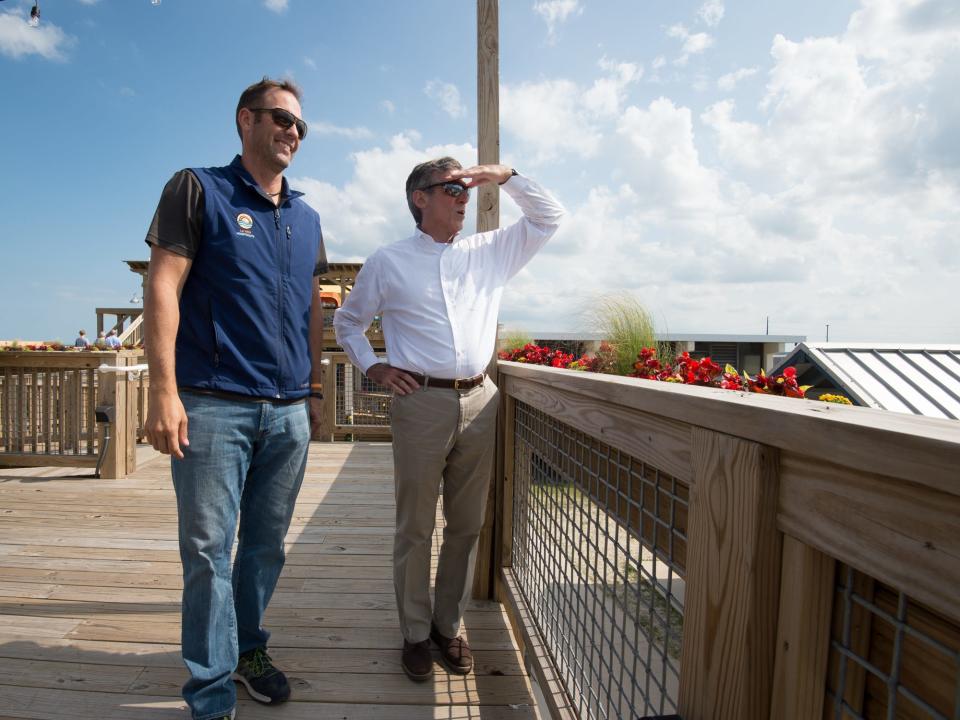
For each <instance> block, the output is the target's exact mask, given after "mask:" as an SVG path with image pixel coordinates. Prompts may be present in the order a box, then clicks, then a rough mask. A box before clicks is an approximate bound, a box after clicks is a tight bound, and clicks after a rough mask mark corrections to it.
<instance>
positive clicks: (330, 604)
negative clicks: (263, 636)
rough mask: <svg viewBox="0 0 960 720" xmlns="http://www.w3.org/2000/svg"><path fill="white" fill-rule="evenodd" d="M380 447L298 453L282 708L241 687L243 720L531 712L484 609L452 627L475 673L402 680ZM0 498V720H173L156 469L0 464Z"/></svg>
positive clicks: (275, 622)
mask: <svg viewBox="0 0 960 720" xmlns="http://www.w3.org/2000/svg"><path fill="white" fill-rule="evenodd" d="M391 452H392V451H391V448H390V445H389V444H388V443H357V444H347V443H342V444H333V445H331V444H315V445H313V446H312V447H311V454H310V462H309V468H308V472H307V475H306V478H305V480H304V486H303V490H302V492H301V495H300V500H299V502H298V505H297V508H296V510H295V512H294V517H293V521H292V523H291V528H290V533H289V535H288V537H287V552H288V556H287V565H286V567H285V569H284V572H283V575H282V576H281V579H280V582H279V583H278V587H277V591H276V593H275V595H274V598H273V602H272V603H271V607H270V609H269V611H268V615H267V618H266V624H267V626H268V627H269V629H270V630H271V632H272V637H271V652H272V654H273V655H274V657H275V659H276V660H277V662H278V664H280V665H281V666H282V667H284V668H285V669H286V670H287V671H288V675H289V676H290V678H291V682H292V684H293V687H294V700H293V701H292V702H290V703H287V704H286V705H284V706H282V707H280V708H262V707H261V706H259V705H257V704H256V703H252V702H250V701H249V699H248V698H247V696H246V694H245V693H244V692H243V691H241V692H240V693H239V697H240V709H239V713H238V714H239V715H241V716H242V717H243V718H244V720H250V719H256V718H270V719H271V720H284V719H292V720H299V719H301V718H303V719H306V718H311V720H312V719H313V718H327V717H337V718H350V719H356V720H373V719H374V718H391V719H396V720H406V719H409V720H414V719H415V720H428V719H429V718H445V719H446V720H454V719H458V718H480V717H482V718H484V719H485V720H491V719H492V720H499V719H500V718H504V719H505V718H535V717H538V714H537V711H536V708H535V706H534V705H535V702H534V700H533V697H532V694H531V688H530V683H529V678H528V677H527V675H526V672H525V669H524V667H523V662H522V657H521V656H520V654H519V652H518V650H517V647H516V643H515V641H514V638H513V636H512V634H511V630H510V624H509V620H508V619H507V616H506V614H505V613H504V611H503V608H502V607H501V606H500V605H499V604H496V603H491V602H478V601H473V602H471V603H470V604H469V609H468V611H467V613H466V616H465V618H464V632H465V634H466V636H467V638H468V639H469V640H470V642H471V645H472V647H473V648H474V650H475V655H476V672H475V674H473V675H470V676H468V677H466V678H464V677H461V676H451V675H449V674H448V673H446V672H445V671H444V669H443V668H442V666H441V665H440V664H439V662H438V663H437V665H436V677H435V678H434V679H433V681H431V682H428V683H424V684H422V685H420V684H415V683H412V682H411V681H409V680H408V679H407V678H406V676H405V675H404V674H403V671H402V667H401V666H400V657H399V655H400V653H399V648H400V645H401V640H402V639H401V636H400V632H399V628H398V621H397V617H396V601H395V598H394V593H393V584H392V579H391V572H392V552H393V512H394V510H393V480H392V455H391ZM0 494H2V500H3V502H2V503H0V505H2V509H0V520H2V522H0V720H5V719H6V718H17V720H22V719H24V718H30V719H31V720H65V719H66V718H70V720H76V719H77V718H98V719H101V718H102V719H104V720H120V719H124V720H126V719H127V718H129V719H130V720H141V719H144V720H145V719H149V720H162V718H185V717H186V716H187V713H186V710H185V706H184V704H183V702H182V701H181V700H180V697H179V693H180V687H181V685H182V684H183V682H184V681H185V679H186V671H185V669H184V667H183V664H182V661H181V659H180V654H179V645H178V642H179V638H180V624H179V607H180V592H181V576H182V572H181V568H180V562H179V554H178V549H177V543H176V533H177V527H176V508H175V501H174V498H173V491H172V486H171V481H170V473H169V463H168V462H167V461H166V460H164V459H162V458H161V459H157V460H156V461H153V462H149V463H148V464H146V465H144V466H142V467H141V468H140V469H139V470H138V472H137V473H136V474H135V475H134V476H131V477H128V478H125V479H123V480H96V479H94V478H91V477H90V476H89V471H88V470H83V469H81V470H71V469H66V470H65V469H63V468H25V469H21V470H12V471H11V470H4V471H3V472H2V473H0ZM441 524H442V516H441V515H440V514H439V512H438V528H439V526H440V525H441ZM439 532H440V531H439V529H438V532H437V535H436V538H437V539H439ZM436 544H438V543H435V545H436ZM435 549H436V548H435ZM435 565H436V558H435V557H434V567H435ZM434 652H435V653H436V651H434Z"/></svg>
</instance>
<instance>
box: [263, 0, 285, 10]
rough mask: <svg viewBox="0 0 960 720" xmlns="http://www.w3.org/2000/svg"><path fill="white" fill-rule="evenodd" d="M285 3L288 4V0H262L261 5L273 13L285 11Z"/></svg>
mask: <svg viewBox="0 0 960 720" xmlns="http://www.w3.org/2000/svg"><path fill="white" fill-rule="evenodd" d="M287 5H289V1H288V0H263V6H264V7H265V8H266V9H267V10H270V11H272V12H275V13H282V12H286V9H287Z"/></svg>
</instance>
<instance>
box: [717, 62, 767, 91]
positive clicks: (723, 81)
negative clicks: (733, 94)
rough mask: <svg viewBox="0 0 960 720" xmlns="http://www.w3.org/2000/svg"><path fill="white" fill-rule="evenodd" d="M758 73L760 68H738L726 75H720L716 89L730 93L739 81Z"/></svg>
mask: <svg viewBox="0 0 960 720" xmlns="http://www.w3.org/2000/svg"><path fill="white" fill-rule="evenodd" d="M759 71H760V68H755V67H749V68H746V67H745V68H739V69H738V70H734V71H733V72H730V73H727V74H726V75H721V76H720V78H719V79H718V80H717V87H718V88H720V89H721V90H725V91H728V92H729V91H730V90H733V89H734V88H735V87H736V86H737V83H739V82H740V81H741V80H743V79H745V78H748V77H752V76H754V75H756V74H757V73H758V72H759Z"/></svg>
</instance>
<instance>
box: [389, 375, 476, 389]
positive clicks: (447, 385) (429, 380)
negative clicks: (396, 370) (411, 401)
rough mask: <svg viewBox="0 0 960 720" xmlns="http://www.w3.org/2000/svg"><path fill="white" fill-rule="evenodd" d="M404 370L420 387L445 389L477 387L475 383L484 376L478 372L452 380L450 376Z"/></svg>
mask: <svg viewBox="0 0 960 720" xmlns="http://www.w3.org/2000/svg"><path fill="white" fill-rule="evenodd" d="M404 372H405V373H407V374H408V375H409V376H410V377H412V378H413V379H414V380H416V381H417V382H418V383H419V384H420V387H425V388H426V387H435V388H444V389H446V390H470V389H471V388H475V387H477V385H482V384H483V378H484V377H486V376H485V375H484V374H483V373H480V374H479V375H474V376H473V377H469V378H457V379H456V380H454V379H451V378H435V377H427V376H426V375H421V374H420V373H415V372H410V371H409V370H404Z"/></svg>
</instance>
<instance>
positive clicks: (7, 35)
mask: <svg viewBox="0 0 960 720" xmlns="http://www.w3.org/2000/svg"><path fill="white" fill-rule="evenodd" d="M73 42H74V40H73V38H72V37H70V36H68V35H67V34H66V33H64V32H63V30H61V29H60V28H59V27H57V26H56V25H53V24H51V23H48V22H44V23H42V24H41V25H40V26H39V27H35V28H34V27H30V26H29V25H27V20H26V15H25V14H24V13H23V12H21V11H19V10H14V11H10V12H3V13H0V54H2V55H6V56H8V57H12V58H14V59H15V60H16V59H19V58H21V57H24V56H26V55H39V56H40V57H43V58H46V59H47V60H65V59H66V57H65V55H64V52H65V50H66V48H67V47H68V46H69V45H71V44H72V43H73Z"/></svg>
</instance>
